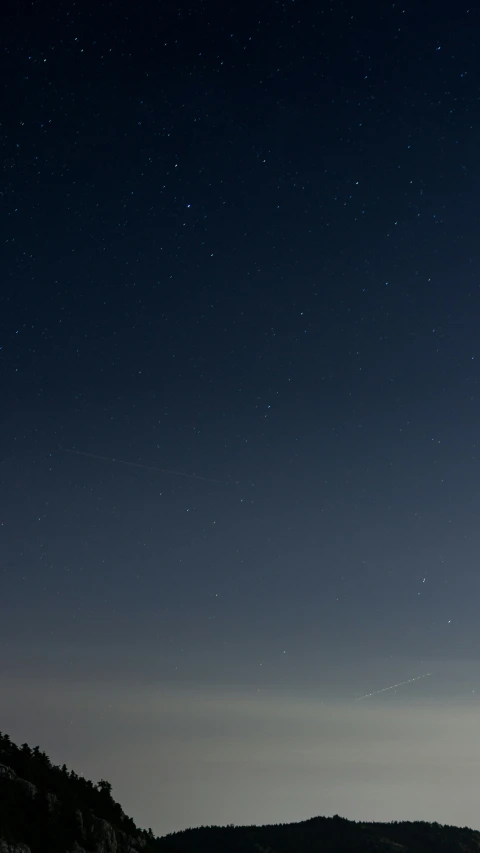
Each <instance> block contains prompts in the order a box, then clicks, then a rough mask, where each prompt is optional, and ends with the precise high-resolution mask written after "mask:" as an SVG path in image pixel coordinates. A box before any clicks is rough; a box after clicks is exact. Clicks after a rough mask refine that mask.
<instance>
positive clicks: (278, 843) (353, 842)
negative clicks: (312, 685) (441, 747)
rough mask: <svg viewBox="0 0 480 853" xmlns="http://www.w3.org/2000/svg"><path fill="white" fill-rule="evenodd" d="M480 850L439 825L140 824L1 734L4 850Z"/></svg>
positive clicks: (102, 787)
mask: <svg viewBox="0 0 480 853" xmlns="http://www.w3.org/2000/svg"><path fill="white" fill-rule="evenodd" d="M87 851H90V853H372V851H378V853H421V851H422V852H423V853H480V832H476V831H475V830H472V829H467V828H460V827H455V826H443V825H441V824H438V823H423V822H415V823H406V822H404V823H354V822H353V821H348V820H345V819H344V818H341V817H332V818H325V817H316V818H312V819H311V820H307V821H303V822H302V823H291V824H277V825H272V826H237V827H234V826H228V827H216V826H210V827H201V828H200V829H187V830H185V831H184V832H178V833H175V834H173V835H167V836H165V837H164V838H155V837H154V835H153V833H152V832H151V830H148V831H145V830H141V829H139V828H138V827H137V826H136V825H135V822H134V821H133V820H132V818H130V817H127V815H125V814H124V812H123V810H122V808H121V806H120V805H119V804H118V803H116V802H115V800H114V799H113V797H112V791H111V786H110V784H109V783H108V782H105V781H103V780H102V781H100V782H98V783H97V784H94V783H93V782H90V781H88V780H86V779H84V778H83V777H80V776H77V774H76V773H74V772H73V771H69V770H67V768H66V766H65V765H63V767H57V766H55V765H53V764H52V763H51V762H50V760H49V758H48V756H47V755H45V753H44V752H41V751H40V749H39V748H38V747H35V748H33V749H31V748H30V747H29V746H27V744H23V745H22V746H20V747H18V746H16V745H15V744H13V743H12V742H11V741H10V738H9V737H8V735H2V734H0V853H87Z"/></svg>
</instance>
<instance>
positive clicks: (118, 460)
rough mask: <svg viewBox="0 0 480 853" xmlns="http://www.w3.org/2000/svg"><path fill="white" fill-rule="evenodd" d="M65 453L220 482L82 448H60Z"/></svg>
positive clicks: (191, 478)
mask: <svg viewBox="0 0 480 853" xmlns="http://www.w3.org/2000/svg"><path fill="white" fill-rule="evenodd" d="M62 449H63V450H64V452H65V453H75V454H76V455H77V456H88V457H89V458H90V459H102V460H103V461H104V462H118V463H119V464H120V465H131V466H132V467H133V468H145V469H146V470H147V471H159V472H160V473H161V474H173V475H174V476H175V477H188V478H189V479H190V480H205V481H206V482H207V483H221V480H214V479H212V477H200V475H199V474H184V473H183V471H167V469H166V468H157V467H156V466H155V465H142V464H141V463H140V462H127V461H126V460H125V459H115V458H113V457H111V456H98V454H96V453H85V452H84V451H82V450H68V449H67V448H66V447H65V448H62Z"/></svg>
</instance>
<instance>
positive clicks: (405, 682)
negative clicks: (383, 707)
mask: <svg viewBox="0 0 480 853" xmlns="http://www.w3.org/2000/svg"><path fill="white" fill-rule="evenodd" d="M429 675H433V673H432V672H426V673H425V674H424V675H417V676H416V677H415V678H409V679H407V681H399V683H398V684H391V685H390V687H382V689H381V690H374V691H373V693H365V696H357V698H356V699H355V702H360V700H361V699H370V696H376V695H377V693H386V691H387V690H395V688H396V687H403V685H404V684H411V683H412V682H413V681H420V679H421V678H428V676H429Z"/></svg>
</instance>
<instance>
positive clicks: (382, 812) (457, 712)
mask: <svg viewBox="0 0 480 853" xmlns="http://www.w3.org/2000/svg"><path fill="white" fill-rule="evenodd" d="M19 708H20V711H19V710H18V709H19ZM0 710H1V716H2V728H4V729H5V730H6V731H8V732H9V733H10V734H11V735H12V737H13V738H14V739H19V740H22V739H23V740H25V739H27V740H28V741H29V742H30V743H37V742H38V743H40V745H41V746H42V747H44V748H45V749H46V751H47V752H49V754H50V757H51V758H52V760H53V761H55V762H58V763H63V761H66V762H67V763H68V764H69V765H70V766H72V767H74V768H75V769H76V770H78V771H82V772H84V773H85V775H86V776H91V777H92V778H94V779H99V778H101V777H104V776H108V777H109V778H110V780H111V781H112V783H113V786H114V791H115V794H116V796H117V797H118V799H119V800H120V801H121V803H122V804H123V806H124V808H125V810H126V811H127V812H128V813H131V814H132V815H133V816H134V817H135V819H136V820H137V821H138V823H139V824H140V825H142V826H152V827H153V828H154V830H155V831H156V832H158V833H159V834H163V833H164V832H167V831H170V830H173V829H181V828H184V827H185V826H189V825H194V824H201V823H203V824H205V823H226V822H235V823H266V822H278V821H290V820H301V819H304V818H307V817H310V816H312V815H314V814H333V813H340V814H342V815H345V816H346V817H350V818H355V819H363V820H368V819H383V820H388V819H424V820H439V821H440V822H449V823H460V824H469V825H475V821H476V814H477V807H478V803H477V801H476V796H474V791H475V780H476V777H477V773H478V763H479V758H480V750H479V748H478V747H477V746H476V744H477V741H478V738H477V734H478V711H477V710H476V709H475V707H467V706H462V705H452V704H449V705H446V704H444V705H441V704H440V703H438V702H433V701H432V700H430V701H428V702H424V703H422V704H417V705H413V704H411V702H409V701H408V699H407V697H404V698H403V699H402V698H401V697H400V696H396V697H395V702H394V703H392V702H381V703H380V702H369V703H367V702H365V703H358V702H354V701H351V702H349V701H341V702H338V701H327V702H326V701H320V700H314V699H312V698H304V699H292V698H291V697H285V696H282V695H281V694H263V693H251V694H244V693H240V692H238V693H235V692H233V691H222V690H219V689H216V690H213V689H212V690H206V689H202V690H189V689H174V688H168V689H154V688H152V687H147V686H145V685H139V684H134V683H132V684H130V685H122V684H120V683H110V684H102V683H99V682H95V683H94V682H73V681H72V683H68V682H65V681H63V682H60V681H59V680H57V681H56V680H50V681H45V680H44V679H42V680H41V681H40V680H38V681H36V680H35V679H30V680H28V681H27V680H22V679H15V678H9V679H6V680H4V682H3V684H2V694H1V705H0ZM54 745H55V746H54Z"/></svg>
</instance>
